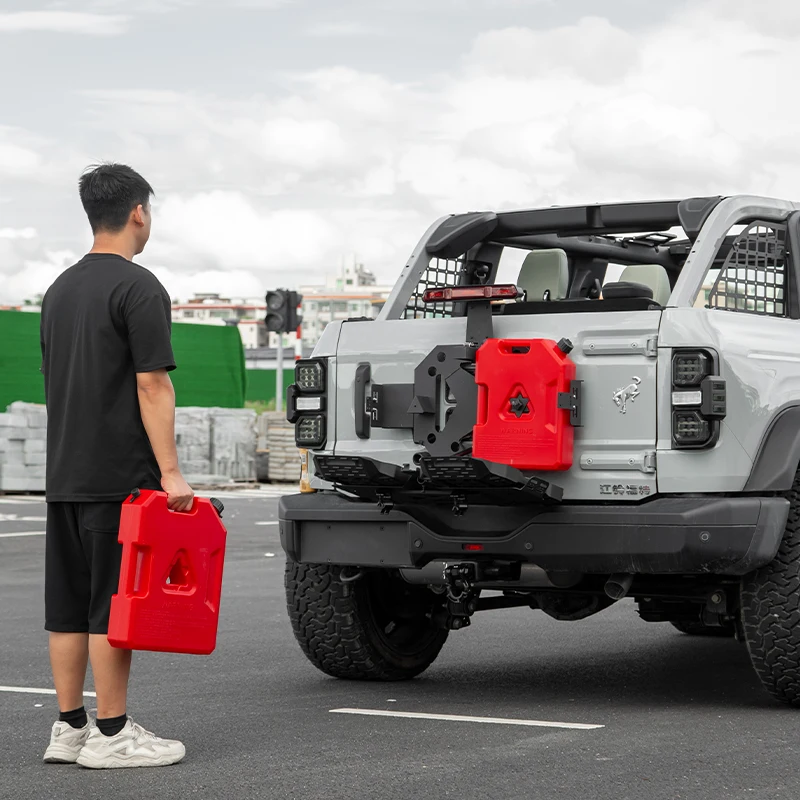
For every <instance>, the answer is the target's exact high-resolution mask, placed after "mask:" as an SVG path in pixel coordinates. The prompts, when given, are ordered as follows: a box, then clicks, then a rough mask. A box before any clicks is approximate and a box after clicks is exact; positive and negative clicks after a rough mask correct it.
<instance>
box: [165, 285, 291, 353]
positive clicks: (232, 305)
mask: <svg viewBox="0 0 800 800" xmlns="http://www.w3.org/2000/svg"><path fill="white" fill-rule="evenodd" d="M266 313H267V303H266V300H265V299H264V298H263V297H262V298H260V299H252V300H250V299H238V298H230V297H221V296H220V295H218V294H196V295H195V296H194V297H192V298H191V299H190V300H189V301H188V302H186V303H173V304H172V321H173V322H183V323H188V324H194V325H236V326H237V327H238V329H239V333H240V335H241V337H242V345H243V346H244V348H245V349H246V350H250V349H255V348H259V347H267V346H269V345H270V337H269V334H268V333H267V329H266V327H265V325H264V317H265V316H266ZM274 344H277V342H275V343H274Z"/></svg>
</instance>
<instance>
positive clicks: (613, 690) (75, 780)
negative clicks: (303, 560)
mask: <svg viewBox="0 0 800 800" xmlns="http://www.w3.org/2000/svg"><path fill="white" fill-rule="evenodd" d="M224 499H225V504H226V514H225V519H226V522H227V524H228V528H229V540H228V552H227V559H226V565H225V582H224V591H223V602H222V614H221V622H220V632H219V640H218V648H217V651H216V652H215V653H214V654H213V655H212V656H210V657H194V656H172V655H163V654H149V653H141V654H137V655H136V657H135V662H134V672H133V681H132V686H131V693H130V706H129V712H130V714H131V715H132V716H133V717H134V718H135V719H136V720H137V721H139V722H141V723H142V724H144V725H145V726H146V727H149V728H151V729H152V730H154V731H156V732H157V733H159V734H160V735H163V736H175V737H179V738H181V739H182V740H183V741H184V742H185V744H186V749H187V756H186V759H185V761H184V762H183V763H182V764H180V765H178V766H175V767H167V768H161V769H152V770H111V771H104V772H91V771H88V770H83V769H81V768H79V767H77V766H56V765H52V766H50V765H44V764H42V763H41V756H42V753H43V750H44V748H45V746H46V744H47V741H48V736H49V730H50V726H51V724H52V722H53V719H54V715H55V713H56V711H57V709H56V704H55V698H54V697H53V696H51V695H47V694H41V695H40V694H35V693H34V694H23V693H19V692H8V691H3V690H0V798H3V799H5V798H9V799H10V798H15V800H27V798H35V800H44V799H45V798H47V799H49V798H89V800H91V799H92V798H100V797H103V798H112V799H113V800H128V799H130V800H134V799H135V800H143V798H153V800H155V799H156V798H158V800H172V798H175V799H176V800H178V799H180V800H187V798H192V797H200V798H211V799H212V800H216V798H225V799H226V800H227V798H231V799H232V800H233V799H235V800H248V799H249V798H281V799H282V798H303V800H316V798H320V800H322V799H323V798H324V800H338V799H339V798H431V799H433V800H435V799H436V798H459V800H472V798H476V799H477V798H488V797H492V798H503V800H517V799H519V800H531V799H534V800H535V799H538V798H553V797H559V798H568V799H569V800H572V799H575V800H583V799H584V798H587V800H588V799H591V800H605V798H608V799H609V800H612V799H613V800H641V799H642V798H647V800H662V799H665V800H666V799H667V798H669V800H673V799H676V798H689V799H690V800H703V799H704V798H714V799H715V800H716V799H718V798H719V799H722V798H724V799H725V800H734V799H735V798H764V799H765V800H766V799H767V798H769V799H770V800H775V799H776V798H793V799H794V798H797V797H800V774H799V773H800V771H799V770H798V768H797V765H798V745H797V742H798V720H797V717H796V716H795V713H796V712H793V711H791V710H788V709H785V708H782V707H780V706H779V705H777V704H775V703H774V702H773V701H771V700H770V699H769V698H768V697H767V695H766V694H765V693H763V692H762V690H761V688H760V686H759V684H758V682H757V680H756V678H755V676H754V673H753V672H752V670H751V668H750V664H749V661H748V658H747V653H746V651H745V649H744V647H743V646H742V645H739V644H737V643H736V642H734V641H725V640H715V639H710V640H703V639H696V638H691V637H688V636H684V635H682V634H679V633H678V632H677V631H675V630H674V629H672V628H671V627H670V626H668V625H664V624H661V625H652V624H647V623H644V622H642V621H641V620H639V618H638V616H637V615H636V613H635V609H634V607H633V605H632V604H629V603H627V602H623V603H622V604H618V605H617V606H616V607H614V608H612V609H609V610H608V611H606V612H605V613H603V614H601V615H598V616H597V617H594V618H591V619H588V620H585V621H583V622H576V623H558V622H555V621H553V620H550V619H549V618H547V617H545V616H544V615H543V614H541V613H540V612H532V611H529V610H523V609H514V610H509V611H497V612H487V613H486V614H485V615H482V614H479V615H478V616H476V617H475V619H474V622H473V625H472V626H471V627H470V628H468V629H466V630H464V631H460V632H457V633H454V634H451V637H450V640H449V641H448V643H447V644H446V646H445V649H444V651H443V652H442V655H441V656H440V658H439V660H438V661H437V662H436V663H435V664H434V666H433V667H432V668H431V669H430V670H429V671H428V672H427V673H425V674H424V675H423V676H422V677H420V678H418V679H416V680H414V681H411V682H408V683H403V684H357V683H347V682H341V681H336V680H333V679H330V678H328V677H326V676H324V675H322V674H321V673H319V672H317V671H316V670H315V669H314V668H313V667H312V666H311V665H310V664H308V662H306V660H305V658H304V656H303V655H302V653H301V652H300V650H299V648H298V647H297V646H296V644H295V642H294V639H293V636H292V632H291V629H290V627H289V623H288V620H287V616H286V613H285V609H284V599H283V565H284V560H283V555H282V551H281V550H280V546H279V544H278V535H277V527H276V526H275V525H264V524H258V523H264V522H267V523H268V522H274V521H275V518H276V514H277V501H276V499H274V498H265V499H252V498H243V497H238V498H237V497H233V496H231V497H227V498H224ZM12 515H13V516H15V517H16V518H15V519H11V518H10V517H11V516H12ZM43 517H44V505H43V504H42V503H41V502H10V498H0V642H1V643H2V644H1V645H0V687H28V688H33V689H42V688H48V687H51V686H52V680H51V677H50V674H49V666H48V661H47V649H46V644H47V641H46V634H45V633H44V632H43V630H42V614H43V607H42V605H43V604H42V588H41V584H42V576H43V547H44V537H43V536H40V535H33V536H25V537H18V536H10V537H8V536H2V534H7V533H20V532H27V531H32V532H34V533H35V532H36V531H42V530H44V521H43V519H41V518H43ZM87 689H91V686H87ZM87 708H90V709H91V708H92V701H91V698H87ZM339 708H356V709H373V710H389V711H394V712H398V711H399V712H408V711H410V712H421V713H436V714H451V715H468V716H479V717H497V718H510V719H516V720H541V721H555V722H564V723H588V724H596V725H602V726H604V727H602V728H597V729H593V730H573V729H559V728H547V727H521V726H513V725H506V724H478V723H474V722H459V721H449V720H448V721H443V720H427V719H409V718H398V717H378V716H360V715H343V714H332V713H330V712H331V710H332V709H339Z"/></svg>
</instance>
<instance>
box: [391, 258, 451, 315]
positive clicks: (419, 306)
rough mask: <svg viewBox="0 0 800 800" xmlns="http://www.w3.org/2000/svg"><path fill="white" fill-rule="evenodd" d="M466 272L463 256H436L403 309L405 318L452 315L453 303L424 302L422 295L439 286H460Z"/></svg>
mask: <svg viewBox="0 0 800 800" xmlns="http://www.w3.org/2000/svg"><path fill="white" fill-rule="evenodd" d="M465 272H466V269H465V266H464V259H463V258H451V259H444V258H434V259H431V262H430V263H429V264H428V267H427V268H426V270H425V272H423V273H422V277H421V278H420V281H419V283H418V284H417V288H416V289H415V290H414V292H413V294H412V295H411V297H409V299H408V303H407V304H406V307H405V308H404V309H403V319H432V318H434V317H452V316H453V305H454V304H453V303H427V304H426V303H423V302H422V296H423V294H424V293H425V290H426V289H435V288H436V287H437V286H460V285H461V283H462V278H463V276H464V274H465Z"/></svg>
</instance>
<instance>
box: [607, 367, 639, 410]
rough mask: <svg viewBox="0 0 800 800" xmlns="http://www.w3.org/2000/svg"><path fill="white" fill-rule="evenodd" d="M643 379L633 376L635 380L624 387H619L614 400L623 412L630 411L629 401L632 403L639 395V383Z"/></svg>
mask: <svg viewBox="0 0 800 800" xmlns="http://www.w3.org/2000/svg"><path fill="white" fill-rule="evenodd" d="M641 382H642V379H641V378H637V377H636V376H635V375H634V376H633V380H632V381H631V382H630V383H629V384H628V385H627V386H624V387H623V388H622V389H617V391H616V392H614V402H615V403H616V404H617V407H618V408H619V409H620V411H622V413H623V414H627V413H628V401H630V402H631V403H632V402H633V401H634V400H635V399H636V398H637V397H638V396H639V385H640V384H641Z"/></svg>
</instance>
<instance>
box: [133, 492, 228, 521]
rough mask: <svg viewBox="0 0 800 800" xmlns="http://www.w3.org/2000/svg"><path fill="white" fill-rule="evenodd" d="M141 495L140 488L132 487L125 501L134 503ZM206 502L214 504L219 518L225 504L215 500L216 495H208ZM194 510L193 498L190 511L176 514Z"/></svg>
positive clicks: (182, 512) (179, 512)
mask: <svg viewBox="0 0 800 800" xmlns="http://www.w3.org/2000/svg"><path fill="white" fill-rule="evenodd" d="M141 495H142V492H141V490H140V489H134V490H133V491H132V492H131V493H130V495H129V496H128V500H127V502H129V503H135V502H136V501H137V500H138V499H139V497H141ZM208 502H209V503H211V505H212V506H214V510H215V511H216V512H217V514H218V515H219V518H220V519H222V512H223V511H224V510H225V506H224V505H223V504H222V501H221V500H217V498H216V497H210V498H209V500H208ZM196 510H197V504H196V503H195V502H194V500H193V501H192V509H191V511H178V512H176V513H178V514H192V513H194V512H195V511H196Z"/></svg>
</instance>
